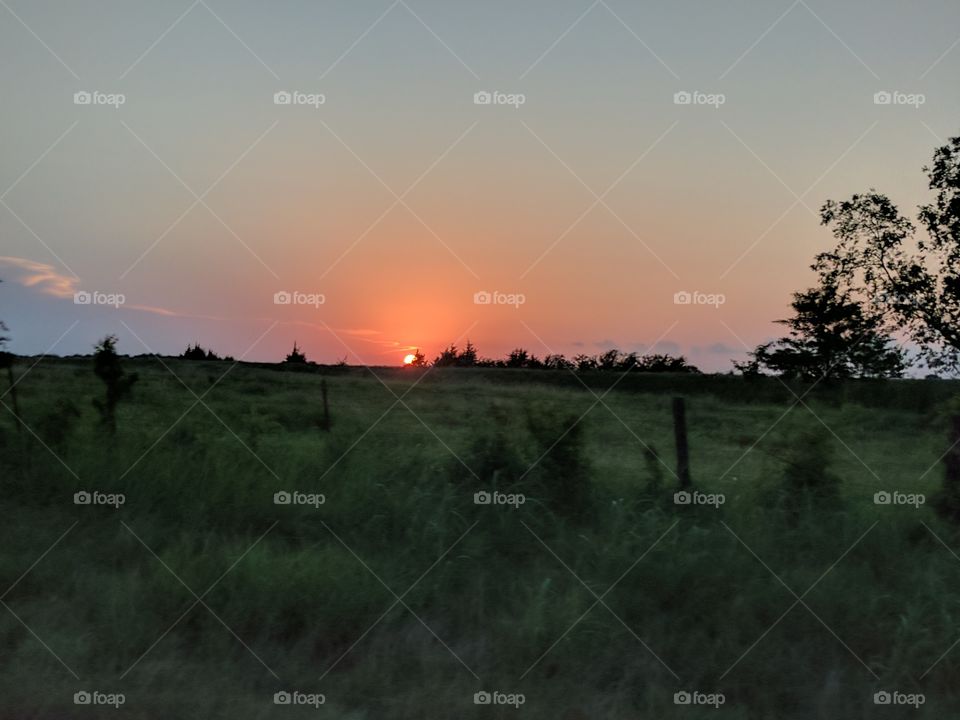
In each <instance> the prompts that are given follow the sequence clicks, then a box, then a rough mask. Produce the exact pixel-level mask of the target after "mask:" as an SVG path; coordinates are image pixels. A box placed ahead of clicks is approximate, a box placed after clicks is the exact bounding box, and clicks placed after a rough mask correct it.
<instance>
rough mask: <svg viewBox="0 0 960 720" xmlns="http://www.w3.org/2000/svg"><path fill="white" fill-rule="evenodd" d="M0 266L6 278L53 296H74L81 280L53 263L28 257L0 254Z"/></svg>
mask: <svg viewBox="0 0 960 720" xmlns="http://www.w3.org/2000/svg"><path fill="white" fill-rule="evenodd" d="M0 268H2V269H3V279H4V280H10V281H12V282H16V283H19V284H20V285H24V286H26V287H29V288H34V289H36V290H37V291H39V292H41V293H43V294H44V295H50V296H52V297H58V298H72V297H73V294H74V293H75V292H76V291H77V288H78V284H79V282H80V281H79V280H78V279H77V278H75V277H72V276H70V275H64V274H63V273H61V272H58V271H57V269H56V268H55V267H53V266H52V265H47V264H46V263H41V262H36V261H34V260H28V259H26V258H18V257H10V256H6V255H0Z"/></svg>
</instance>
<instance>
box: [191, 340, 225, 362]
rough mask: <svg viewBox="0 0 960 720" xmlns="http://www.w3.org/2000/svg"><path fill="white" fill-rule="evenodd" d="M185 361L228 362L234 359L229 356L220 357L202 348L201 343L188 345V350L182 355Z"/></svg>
mask: <svg viewBox="0 0 960 720" xmlns="http://www.w3.org/2000/svg"><path fill="white" fill-rule="evenodd" d="M180 357H181V358H183V359H184V360H228V361H233V358H232V357H230V356H229V355H227V356H225V357H222V358H221V357H220V356H219V355H217V354H216V353H215V352H214V351H213V350H204V349H203V348H202V347H200V343H194V344H193V345H188V346H187V349H186V350H184V351H183V353H181V355H180Z"/></svg>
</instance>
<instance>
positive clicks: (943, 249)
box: [813, 137, 960, 371]
mask: <svg viewBox="0 0 960 720" xmlns="http://www.w3.org/2000/svg"><path fill="white" fill-rule="evenodd" d="M924 172H925V173H926V174H927V179H928V186H929V188H930V189H931V190H932V191H934V193H935V197H934V200H933V202H932V203H930V204H928V205H923V206H921V207H920V208H919V212H918V222H919V224H920V226H921V227H922V228H923V229H924V230H925V233H924V234H922V235H920V236H919V237H918V238H917V239H916V242H913V239H914V236H915V235H917V233H916V226H915V225H914V223H913V222H911V221H910V220H909V219H907V218H906V217H904V216H903V215H902V214H901V213H900V211H899V209H898V208H897V207H896V205H894V203H893V202H891V201H890V199H889V198H888V197H887V196H885V195H883V194H881V193H879V192H877V191H876V190H872V189H871V190H870V191H869V192H867V193H864V194H858V195H853V196H852V197H851V198H850V199H849V200H844V201H841V202H835V201H833V200H830V201H828V202H827V203H826V204H824V206H823V208H822V209H821V219H822V221H823V224H824V225H827V226H829V227H830V228H831V229H832V231H833V235H834V237H835V238H836V239H837V244H836V247H835V248H834V249H833V250H831V251H829V252H824V253H821V254H820V255H818V256H817V259H816V262H815V263H814V265H813V267H814V269H816V270H817V271H818V272H819V273H820V276H821V278H822V279H823V281H824V282H825V283H828V284H833V285H836V286H837V287H838V288H840V290H841V291H843V292H850V293H851V294H852V295H854V296H855V297H856V298H857V299H858V300H859V301H861V302H862V303H863V304H864V307H865V312H867V313H868V314H870V315H872V316H874V317H877V318H882V320H883V323H884V326H885V327H886V329H887V330H893V329H900V330H902V331H904V332H905V333H906V334H907V335H908V337H909V338H910V339H912V340H913V341H914V342H916V343H917V344H918V345H919V346H920V347H921V351H922V353H923V356H924V359H925V360H926V362H927V363H928V364H929V365H930V366H931V367H933V368H945V369H948V370H954V371H956V370H958V369H960V137H955V138H951V139H950V140H949V141H948V143H947V144H946V145H944V146H942V147H939V148H937V149H936V150H935V151H934V154H933V162H932V164H931V165H930V166H928V167H924Z"/></svg>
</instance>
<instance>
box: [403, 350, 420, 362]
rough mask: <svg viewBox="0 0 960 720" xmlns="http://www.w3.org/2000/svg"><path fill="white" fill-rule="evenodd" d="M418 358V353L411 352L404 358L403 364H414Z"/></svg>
mask: <svg viewBox="0 0 960 720" xmlns="http://www.w3.org/2000/svg"><path fill="white" fill-rule="evenodd" d="M416 359H417V356H416V355H413V354H412V353H411V354H410V355H405V356H404V358H403V364H404V365H412V364H413V361H414V360H416Z"/></svg>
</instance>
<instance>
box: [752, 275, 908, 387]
mask: <svg viewBox="0 0 960 720" xmlns="http://www.w3.org/2000/svg"><path fill="white" fill-rule="evenodd" d="M791 307H792V308H793V311H794V314H793V317H791V318H788V319H786V320H778V321H777V322H778V323H780V324H782V325H786V326H787V327H788V328H789V329H790V333H789V335H787V336H786V337H782V338H780V339H779V340H773V341H771V342H768V343H765V344H763V345H760V346H759V347H757V348H756V349H755V350H754V351H752V352H751V353H750V357H751V359H750V360H749V361H748V362H746V363H735V365H736V367H737V368H738V369H740V370H741V371H743V372H744V373H745V374H756V373H759V372H761V371H763V370H767V371H770V372H773V373H775V374H778V375H782V376H785V377H792V378H802V379H804V380H821V379H824V378H845V377H901V376H902V375H903V372H904V370H905V369H906V360H905V356H904V352H903V351H902V350H901V349H900V348H899V347H897V345H896V344H895V343H894V341H893V339H892V338H890V337H889V336H888V335H885V334H884V333H883V330H882V324H883V322H882V320H881V319H880V318H878V317H876V316H873V315H869V314H867V313H865V312H864V310H863V308H862V306H861V305H860V304H859V303H858V302H856V301H854V300H852V299H851V298H850V295H849V293H846V292H840V291H839V290H838V289H837V287H836V286H835V285H832V284H824V285H821V286H820V287H816V288H811V289H809V290H806V291H804V292H799V293H794V296H793V302H792V303H791Z"/></svg>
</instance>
